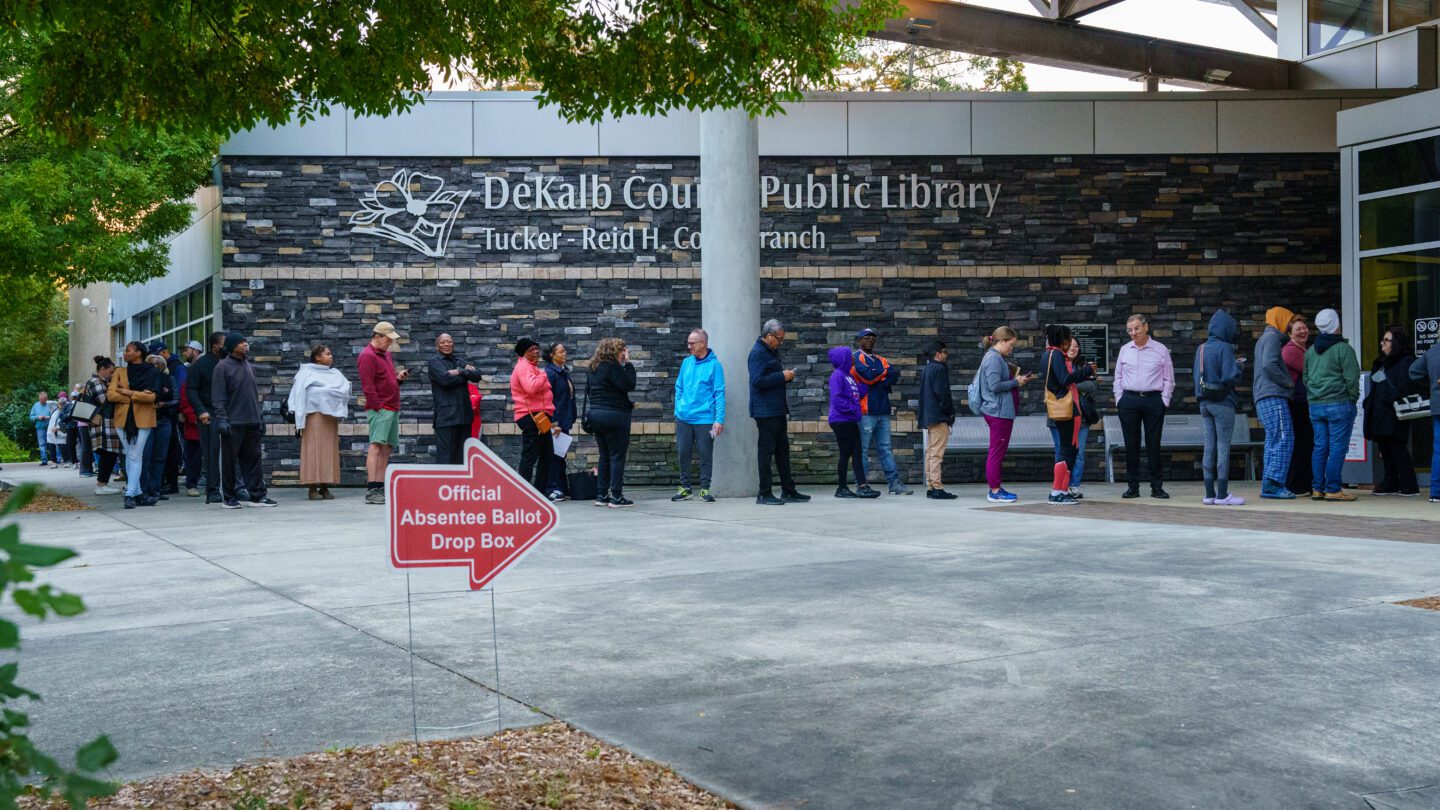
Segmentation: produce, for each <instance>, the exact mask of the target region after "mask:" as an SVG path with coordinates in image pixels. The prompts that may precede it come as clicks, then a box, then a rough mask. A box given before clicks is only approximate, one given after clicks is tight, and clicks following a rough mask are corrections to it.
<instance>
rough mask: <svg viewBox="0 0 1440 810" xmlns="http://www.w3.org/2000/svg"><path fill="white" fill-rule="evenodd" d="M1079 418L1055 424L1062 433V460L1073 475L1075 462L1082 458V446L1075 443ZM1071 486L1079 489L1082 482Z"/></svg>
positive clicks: (1074, 482) (1073, 482) (1076, 482)
mask: <svg viewBox="0 0 1440 810" xmlns="http://www.w3.org/2000/svg"><path fill="white" fill-rule="evenodd" d="M1079 418H1080V417H1078V416H1077V417H1074V418H1072V419H1066V420H1064V421H1057V422H1055V429H1056V430H1057V431H1059V432H1060V460H1061V461H1063V462H1065V469H1067V470H1069V471H1070V472H1071V473H1072V474H1073V473H1074V472H1075V460H1076V459H1078V458H1080V446H1079V445H1077V444H1076V443H1075V430H1076V427H1075V421H1076V420H1077V419H1079ZM1127 444H1128V442H1127ZM1070 486H1072V487H1078V486H1080V482H1079V481H1072V482H1071V483H1070Z"/></svg>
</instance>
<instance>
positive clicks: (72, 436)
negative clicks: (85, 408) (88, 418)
mask: <svg viewBox="0 0 1440 810" xmlns="http://www.w3.org/2000/svg"><path fill="white" fill-rule="evenodd" d="M79 445H80V428H79V426H77V425H76V424H75V422H74V421H73V420H72V421H71V422H70V429H69V430H67V431H65V453H66V455H68V456H70V463H71V464H75V463H78V462H79V461H80V457H79V456H78V455H76V454H75V451H76V450H77V449H78V447H79Z"/></svg>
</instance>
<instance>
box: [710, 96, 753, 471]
mask: <svg viewBox="0 0 1440 810" xmlns="http://www.w3.org/2000/svg"><path fill="white" fill-rule="evenodd" d="M700 189H701V193H700V240H701V241H700V248H701V249H700V299H701V308H700V312H701V316H700V319H701V325H702V326H703V327H704V328H705V330H706V331H707V332H709V333H710V348H711V349H712V350H713V351H715V352H716V353H717V354H718V355H719V357H720V362H721V364H722V365H723V366H724V369H725V433H724V434H723V435H722V436H721V437H720V440H719V441H717V442H716V443H715V462H714V473H713V477H712V482H711V489H712V490H713V491H714V492H715V494H716V495H717V496H719V497H725V498H740V497H753V496H754V495H755V491H756V489H757V488H758V486H759V473H758V471H757V470H756V461H755V458H756V454H755V438H756V433H755V423H754V422H753V421H751V419H750V375H749V373H748V371H747V370H746V360H747V359H748V358H749V356H750V348H751V347H752V346H754V345H755V338H756V337H757V336H758V335H759V334H760V129H759V124H758V122H757V121H756V120H755V119H753V118H751V117H750V116H749V115H748V114H746V113H745V112H744V111H743V110H711V111H708V112H705V113H702V114H701V116H700Z"/></svg>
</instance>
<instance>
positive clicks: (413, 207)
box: [350, 169, 470, 259]
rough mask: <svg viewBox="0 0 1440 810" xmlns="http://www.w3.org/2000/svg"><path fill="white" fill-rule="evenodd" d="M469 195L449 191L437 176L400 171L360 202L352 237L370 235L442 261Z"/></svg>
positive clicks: (354, 217) (382, 182) (405, 170)
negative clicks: (461, 208)
mask: <svg viewBox="0 0 1440 810" xmlns="http://www.w3.org/2000/svg"><path fill="white" fill-rule="evenodd" d="M469 196H470V192H468V191H446V190H445V181H444V180H441V179H440V178H438V177H435V176H434V175H429V174H422V173H420V172H412V171H409V170H407V169H401V170H399V171H397V172H395V174H394V175H392V176H391V177H390V179H389V180H381V181H380V182H379V183H376V184H375V188H374V190H373V191H371V192H370V193H369V194H366V195H365V196H364V197H361V198H360V205H361V206H362V207H363V208H364V210H363V211H356V212H355V213H353V214H351V215H350V224H351V225H353V226H354V227H352V228H351V229H350V231H351V233H368V234H371V235H373V236H378V237H380V238H382V239H389V240H390V241H392V242H399V243H400V244H402V245H405V246H407V247H410V248H414V249H415V250H418V251H420V252H421V253H424V254H425V255H426V256H431V257H434V258H437V259H439V258H443V257H444V256H445V243H446V242H448V241H449V240H450V229H451V228H452V227H453V226H454V225H455V218H456V217H457V216H458V215H459V214H460V206H462V205H464V204H465V199H466V198H467V197H469Z"/></svg>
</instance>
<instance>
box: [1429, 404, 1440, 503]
mask: <svg viewBox="0 0 1440 810" xmlns="http://www.w3.org/2000/svg"><path fill="white" fill-rule="evenodd" d="M1430 427H1431V429H1432V430H1433V431H1434V438H1433V439H1431V442H1430V445H1431V449H1430V497H1432V498H1440V416H1432V417H1430Z"/></svg>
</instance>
